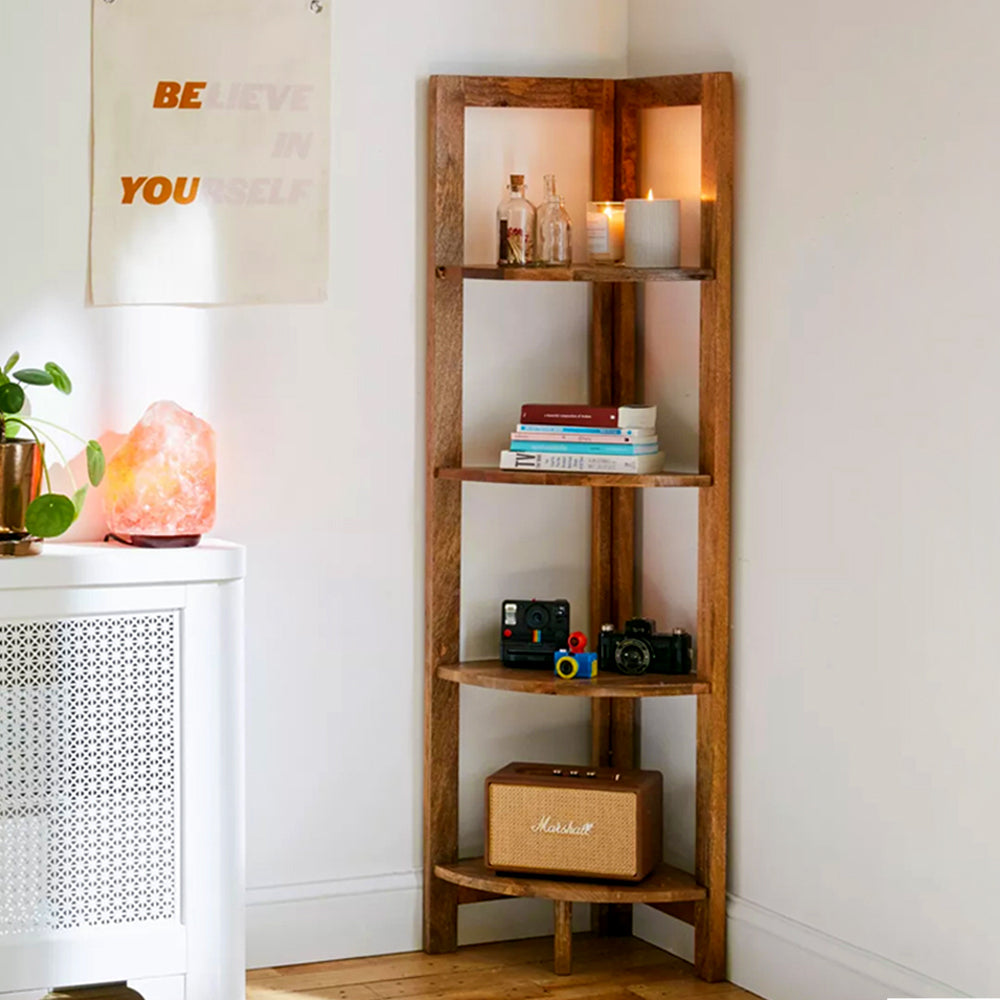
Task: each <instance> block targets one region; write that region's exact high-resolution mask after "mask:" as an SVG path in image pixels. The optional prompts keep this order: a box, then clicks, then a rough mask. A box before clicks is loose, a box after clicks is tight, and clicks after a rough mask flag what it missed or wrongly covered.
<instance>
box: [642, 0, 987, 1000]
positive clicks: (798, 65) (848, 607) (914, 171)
mask: <svg viewBox="0 0 1000 1000" xmlns="http://www.w3.org/2000/svg"><path fill="white" fill-rule="evenodd" d="M629 10H630V31H629V75H642V74H659V73H667V72H669V73H684V72H699V71H702V70H733V71H734V72H735V73H736V76H737V106H738V109H739V110H738V120H739V121H738V123H739V130H738V138H737V150H738V175H737V219H736V257H735V260H736V281H735V307H736V317H735V331H734V334H735V371H734V375H735V389H734V396H735V399H734V402H735V412H734V442H733V443H734V461H735V466H734V473H735V477H734V544H735V548H734V558H733V566H734V574H735V575H734V608H733V624H734V646H733V700H732V721H733V746H732V824H731V837H730V847H731V858H732V870H731V880H730V890H731V893H732V894H733V900H732V905H731V908H730V916H731V925H730V927H731V943H732V947H731V952H730V955H731V965H732V973H733V976H734V978H736V980H737V981H739V982H742V983H744V984H745V985H747V986H749V987H750V988H752V989H754V990H755V991H757V992H760V993H762V994H764V995H766V996H769V997H772V998H774V1000H801V998H802V997H810V998H812V1000H834V998H836V1000H844V998H846V997H851V998H852V1000H863V998H872V1000H874V998H884V997H885V996H887V995H889V996H904V995H913V996H945V995H949V996H962V995H973V996H996V995H998V993H1000V895H998V893H997V891H996V889H997V886H998V884H1000V849H998V848H997V842H996V837H995V830H996V829H997V827H998V824H1000V798H998V796H997V794H996V775H997V773H998V771H1000V742H998V740H997V738H996V706H997V703H998V696H1000V679H998V678H1000V674H998V671H997V667H996V650H997V648H998V642H1000V619H998V616H997V614H996V612H995V607H994V605H995V603H996V595H997V594H998V593H1000V560H998V558H997V556H998V554H1000V532H998V530H997V527H996V525H997V520H996V508H997V503H998V500H1000V477H998V475H997V465H996V461H995V458H994V451H995V447H994V445H995V442H996V441H997V440H998V437H1000V409H998V407H997V403H996V398H997V396H996V382H997V372H998V371H1000V340H998V338H997V326H998V319H1000V307H998V304H997V294H996V287H997V278H996V271H997V264H998V263H1000V257H998V252H997V236H996V234H997V232H998V231H1000V201H998V199H997V198H996V196H995V193H994V192H995V187H996V179H997V177H998V176H1000V130H998V128H997V122H998V114H997V108H998V103H997V102H998V98H997V85H996V75H995V64H996V59H995V57H996V44H995V43H996V38H997V36H998V33H1000V6H998V5H997V4H996V3H994V2H991V0H966V2H963V3H960V4H949V5H941V4H936V3H931V2H929V0H917V2H914V0H881V2H880V3H870V2H865V0H845V2H842V3H838V4H811V3H801V2H799V0H757V2H755V3H734V2H731V0H668V2H664V0H631V2H630V7H629ZM945 984H948V985H945Z"/></svg>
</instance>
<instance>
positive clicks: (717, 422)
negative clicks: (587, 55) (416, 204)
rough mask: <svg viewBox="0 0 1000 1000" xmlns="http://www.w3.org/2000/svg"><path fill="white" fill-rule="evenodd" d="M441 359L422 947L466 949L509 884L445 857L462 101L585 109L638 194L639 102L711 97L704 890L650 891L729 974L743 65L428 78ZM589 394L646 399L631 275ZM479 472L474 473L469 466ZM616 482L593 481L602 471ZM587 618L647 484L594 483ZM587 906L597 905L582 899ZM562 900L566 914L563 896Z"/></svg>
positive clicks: (607, 705)
mask: <svg viewBox="0 0 1000 1000" xmlns="http://www.w3.org/2000/svg"><path fill="white" fill-rule="evenodd" d="M429 103H430V123H429V140H428V142H429V171H428V249H427V359H426V366H427V367H426V376H427V378H426V407H427V409H426V417H427V427H426V434H427V437H426V445H427V469H426V475H427V492H426V502H427V514H426V637H425V640H426V648H425V653H426V664H425V669H426V681H425V715H424V720H425V721H424V948H425V950H426V951H428V952H447V951H451V950H454V948H455V947H456V944H457V920H458V907H459V905H461V904H465V903H473V902H479V901H482V900H484V899H496V898H502V897H504V896H505V895H506V894H505V893H496V892H490V891H484V890H482V889H475V888H469V887H468V886H463V885H458V884H455V883H454V882H451V881H447V880H445V879H442V878H440V877H439V875H438V874H436V872H435V867H436V866H438V865H447V864H452V863H454V862H456V861H457V860H458V726H459V684H457V683H454V682H453V681H452V680H445V679H443V678H442V677H441V676H439V673H438V671H439V668H440V667H443V666H446V665H449V664H456V663H458V661H459V616H460V589H461V578H460V576H461V551H460V549H461V516H462V492H461V491H462V477H461V475H460V474H459V475H457V476H456V475H454V474H452V475H450V476H449V477H448V478H445V477H444V476H442V475H439V470H442V469H448V470H460V469H461V466H462V419H461V414H462V349H463V329H462V326H463V322H462V296H463V270H462V265H463V255H464V212H465V209H464V157H465V109H466V108H470V107H519V108H558V109H570V108H585V109H589V110H591V111H592V112H593V115H594V123H593V159H592V163H593V176H592V198H593V200H595V201H599V200H612V199H616V200H621V199H624V198H629V197H636V196H637V195H638V194H639V192H638V188H637V184H638V177H637V173H638V166H637V161H638V148H639V138H640V136H639V131H640V116H641V112H642V111H643V110H644V109H647V108H656V107H675V106H682V105H699V106H700V107H701V116H702V149H701V197H702V205H701V225H702V231H701V265H702V267H703V268H705V269H710V271H711V272H712V274H713V275H714V277H713V278H712V279H711V280H707V281H705V282H704V284H703V287H702V289H701V322H700V352H699V354H700V357H699V373H700V374H699V392H700V404H699V405H700V418H699V434H700V447H699V465H700V469H699V471H700V473H702V474H703V475H706V476H708V477H710V485H701V486H699V487H698V489H699V505H698V612H697V631H696V641H697V651H698V656H697V659H698V678H699V680H706V681H707V682H708V690H707V691H703V692H702V693H698V694H697V695H695V697H697V699H698V711H697V726H698V734H697V804H696V870H695V873H694V874H695V879H696V880H697V882H698V883H699V885H700V886H703V887H704V889H705V894H704V898H703V899H699V900H696V901H693V902H692V901H690V900H684V901H679V902H659V903H657V902H651V903H650V904H649V905H654V906H656V907H657V908H658V909H661V910H663V911H664V912H666V913H669V914H671V915H672V916H675V917H677V918H679V919H681V920H684V921H686V922H688V923H691V924H693V925H694V928H695V967H696V971H697V973H698V975H699V976H701V977H702V978H704V979H707V980H711V981H714V980H718V979H721V978H724V976H725V958H726V829H727V794H728V793H727V788H728V664H729V607H730V594H729V591H730V514H729V508H730V408H731V404H730V398H731V368H730V356H731V286H732V277H731V261H732V222H733V81H732V76H731V74H729V73H705V74H697V75H685V76H663V77H650V78H642V79H632V80H617V81H616V80H599V79H559V78H523V77H471V76H438V77H433V78H432V79H431V81H430V102H429ZM591 287H592V321H591V337H590V398H591V401H592V402H595V403H616V402H632V401H634V399H635V393H636V378H637V361H638V359H637V352H636V332H635V331H636V296H635V282H634V280H632V279H623V280H621V281H618V280H614V281H595V282H594V283H593V284H592V286H591ZM468 478H473V477H472V476H469V477H468ZM600 479H601V477H588V483H589V482H591V481H594V480H596V481H597V482H600ZM591 490H592V509H591V567H592V570H591V588H590V621H591V622H592V623H595V622H602V621H615V622H618V623H621V622H622V621H623V620H624V619H625V618H626V617H629V616H630V615H631V614H632V610H633V608H634V606H635V603H634V598H635V594H634V588H635V578H634V567H635V544H636V499H637V495H636V490H635V489H631V488H623V487H621V486H618V485H614V486H612V485H593V486H592V487H591ZM637 706H638V699H637V698H634V697H614V698H610V697H609V698H594V699H593V702H592V726H591V729H592V744H591V746H592V753H591V762H592V764H594V765H602V766H615V767H634V766H636V764H637V759H638V727H637V721H638V719H637ZM581 901H583V900H581ZM560 907H561V908H560ZM593 923H594V927H595V930H597V931H599V932H600V933H604V934H629V933H631V904H624V905H622V904H617V905H614V904H612V905H600V906H597V907H595V915H594V921H593ZM557 924H558V925H559V927H561V929H562V934H561V935H560V940H559V942H557V954H561V955H562V959H561V964H562V965H563V966H565V969H564V971H568V935H569V922H568V907H567V905H566V904H565V901H562V902H560V903H559V904H557Z"/></svg>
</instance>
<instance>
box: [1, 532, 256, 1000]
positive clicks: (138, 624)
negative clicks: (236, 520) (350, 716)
mask: <svg viewBox="0 0 1000 1000" xmlns="http://www.w3.org/2000/svg"><path fill="white" fill-rule="evenodd" d="M244 562H245V557H244V550H243V549H242V548H241V547H240V546H236V545H231V544H228V543H225V542H217V541H205V542H203V543H202V544H201V545H199V546H198V547H196V548H191V549H174V550H142V549H130V548H126V547H123V546H118V545H104V544H89V545H68V544H58V543H46V545H45V547H44V551H43V553H42V554H41V555H39V556H35V557H27V558H20V559H0V998H6V1000H15V997H16V1000H22V998H24V1000H34V998H36V997H38V998H40V997H42V996H43V995H44V994H45V993H46V992H47V991H48V990H50V989H51V988H52V987H54V986H82V985H86V984H89V983H100V982H109V981H117V980H126V981H129V982H130V984H131V985H133V986H134V987H135V988H137V989H139V990H140V991H141V992H142V991H145V994H146V995H147V997H149V998H150V1000H152V998H154V997H155V1000H242V998H243V997H244V995H245V994H244V968H245V959H244V918H243V892H244V874H243V873H244V834H243V814H244V810H243V574H244Z"/></svg>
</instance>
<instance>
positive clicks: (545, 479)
mask: <svg viewBox="0 0 1000 1000" xmlns="http://www.w3.org/2000/svg"><path fill="white" fill-rule="evenodd" d="M435 475H436V476H437V477H438V478H439V479H460V480H461V481H462V482H464V483H515V484H518V485H521V486H591V487H594V486H598V487H609V486H614V487H623V488H626V489H643V488H647V487H681V486H687V487H692V486H695V487H701V486H711V485H712V477H711V476H708V475H704V474H703V473H700V472H657V473H656V474H654V475H648V476H633V475H623V474H620V473H607V472H534V471H530V470H527V471H526V470H524V469H520V470H518V469H497V468H495V467H493V466H488V465H484V466H480V465H465V466H461V467H459V468H441V469H436V470H435Z"/></svg>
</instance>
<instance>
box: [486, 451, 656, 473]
mask: <svg viewBox="0 0 1000 1000" xmlns="http://www.w3.org/2000/svg"><path fill="white" fill-rule="evenodd" d="M665 461H666V458H665V456H664V454H663V452H662V451H658V452H656V454H655V455H568V454H563V453H559V452H537V451H502V452H500V468H501V469H513V470H516V471H538V472H610V473H626V474H631V475H637V476H646V475H650V474H651V473H655V472H662V471H663V465H664V463H665Z"/></svg>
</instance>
